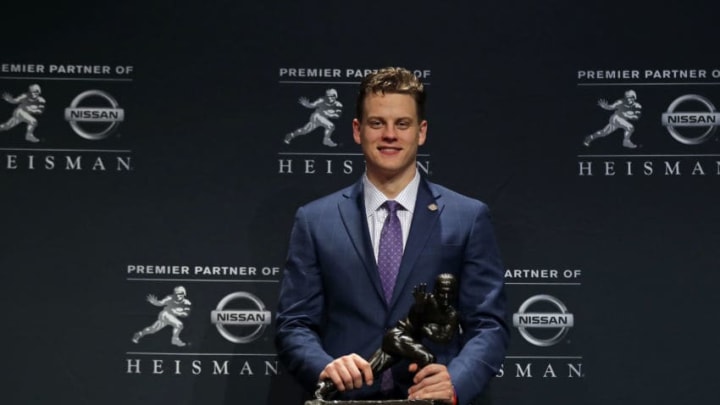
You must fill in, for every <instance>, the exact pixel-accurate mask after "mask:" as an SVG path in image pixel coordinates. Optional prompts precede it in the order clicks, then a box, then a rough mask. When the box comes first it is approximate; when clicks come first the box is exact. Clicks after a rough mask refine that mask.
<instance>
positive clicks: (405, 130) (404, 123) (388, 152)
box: [353, 93, 427, 180]
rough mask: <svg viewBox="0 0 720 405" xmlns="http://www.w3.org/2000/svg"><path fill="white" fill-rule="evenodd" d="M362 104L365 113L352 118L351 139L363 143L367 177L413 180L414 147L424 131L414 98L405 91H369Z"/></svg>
mask: <svg viewBox="0 0 720 405" xmlns="http://www.w3.org/2000/svg"><path fill="white" fill-rule="evenodd" d="M364 107H365V108H364V114H365V115H364V116H363V117H361V118H360V120H359V119H358V118H356V119H354V120H353V139H355V142H356V143H357V144H359V145H360V146H362V150H363V154H364V155H365V160H366V162H367V174H368V177H369V178H370V180H374V179H389V178H400V177H404V176H407V177H408V180H409V179H412V177H413V176H414V175H415V164H416V163H415V162H416V158H417V150H418V147H419V146H420V145H422V144H424V143H425V135H426V131H427V121H425V120H423V121H420V120H419V118H418V115H417V107H416V105H415V100H414V99H413V98H412V96H410V95H407V94H397V93H386V94H368V95H367V96H366V97H365V100H364Z"/></svg>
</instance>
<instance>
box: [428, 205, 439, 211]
mask: <svg viewBox="0 0 720 405" xmlns="http://www.w3.org/2000/svg"><path fill="white" fill-rule="evenodd" d="M428 209H429V210H430V211H437V209H438V206H437V204H435V203H432V204H430V205H428Z"/></svg>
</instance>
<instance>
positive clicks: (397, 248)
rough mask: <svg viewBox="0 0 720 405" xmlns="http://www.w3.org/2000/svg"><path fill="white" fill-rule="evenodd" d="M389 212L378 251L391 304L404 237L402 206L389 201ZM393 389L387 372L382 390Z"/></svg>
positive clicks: (384, 375) (383, 375)
mask: <svg viewBox="0 0 720 405" xmlns="http://www.w3.org/2000/svg"><path fill="white" fill-rule="evenodd" d="M383 205H384V206H385V208H386V209H387V210H388V216H387V218H385V223H384V224H383V228H382V231H380V247H379V249H378V272H379V273H380V281H381V282H382V287H383V292H384V293H385V301H386V302H387V303H388V304H389V303H390V299H391V298H392V294H393V289H394V288H395V280H396V279H397V275H398V269H399V268H400V260H401V259H402V254H403V235H402V228H401V227H400V219H399V218H398V216H397V210H398V209H399V208H400V204H398V203H397V201H392V200H388V201H385V203H384V204H383ZM392 389H393V378H392V370H385V372H383V373H382V376H381V378H380V390H381V391H382V392H390V391H392Z"/></svg>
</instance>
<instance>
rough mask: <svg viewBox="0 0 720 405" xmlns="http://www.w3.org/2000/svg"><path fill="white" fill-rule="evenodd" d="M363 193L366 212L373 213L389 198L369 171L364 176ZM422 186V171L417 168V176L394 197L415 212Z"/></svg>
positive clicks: (405, 207)
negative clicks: (371, 179)
mask: <svg viewBox="0 0 720 405" xmlns="http://www.w3.org/2000/svg"><path fill="white" fill-rule="evenodd" d="M362 183H363V194H364V198H365V214H366V215H367V216H370V215H372V214H373V213H374V212H375V211H377V210H379V209H380V206H382V205H383V203H384V202H385V201H387V200H389V198H387V197H386V196H385V194H383V193H382V192H381V191H380V190H378V188H377V187H375V185H374V184H372V183H371V182H370V179H368V177H367V172H366V173H365V174H364V175H363V177H362ZM419 187H420V173H419V172H418V170H417V169H415V176H414V177H413V179H412V180H410V183H408V185H407V186H405V188H404V189H403V190H402V191H401V192H400V194H398V195H397V197H395V198H394V200H395V201H397V202H398V203H399V204H400V205H402V207H403V209H404V210H405V211H408V212H410V214H412V213H413V211H414V210H415V201H416V200H417V193H418V188H419Z"/></svg>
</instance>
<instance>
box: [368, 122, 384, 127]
mask: <svg viewBox="0 0 720 405" xmlns="http://www.w3.org/2000/svg"><path fill="white" fill-rule="evenodd" d="M381 126H382V122H380V121H370V128H380V127H381Z"/></svg>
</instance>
